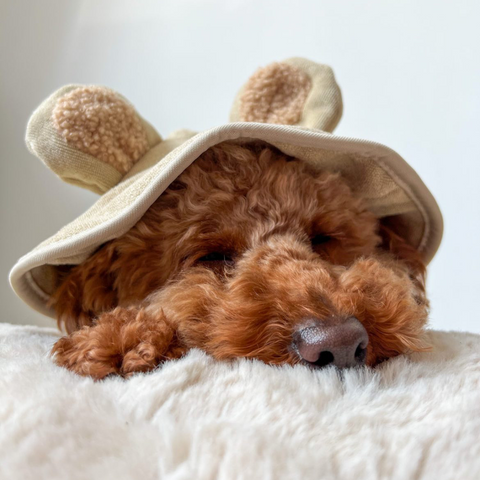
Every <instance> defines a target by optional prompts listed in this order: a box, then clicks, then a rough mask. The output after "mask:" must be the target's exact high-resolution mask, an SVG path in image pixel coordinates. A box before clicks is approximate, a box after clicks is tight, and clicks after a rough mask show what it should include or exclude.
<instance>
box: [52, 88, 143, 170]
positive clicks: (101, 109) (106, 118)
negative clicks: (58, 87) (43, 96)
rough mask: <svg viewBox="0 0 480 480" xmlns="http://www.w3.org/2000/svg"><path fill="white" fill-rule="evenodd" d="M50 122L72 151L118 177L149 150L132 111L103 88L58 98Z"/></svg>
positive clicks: (81, 91) (75, 92)
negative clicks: (111, 169) (101, 164)
mask: <svg viewBox="0 0 480 480" xmlns="http://www.w3.org/2000/svg"><path fill="white" fill-rule="evenodd" d="M52 122H53V125H54V127H55V128H56V130H57V132H58V133H59V134H60V135H61V136H62V137H63V138H64V139H65V140H66V142H67V143H68V144H70V145H71V146H72V147H75V148H77V149H78V150H80V151H81V152H84V153H87V154H89V155H91V156H93V157H95V158H97V159H99V160H101V161H102V162H105V163H107V164H110V165H111V166H112V167H114V168H115V169H116V170H117V171H119V172H120V173H122V174H123V173H126V172H128V170H130V168H131V167H132V166H133V165H134V163H135V162H136V161H137V160H139V159H140V158H141V157H142V155H144V154H145V152H146V151H147V150H148V149H149V144H148V139H147V132H146V131H145V129H144V127H143V125H142V122H141V120H140V118H139V117H138V115H137V113H136V112H135V110H134V108H133V107H132V106H131V105H130V104H128V103H127V102H126V101H125V100H123V98H121V97H120V95H118V94H117V93H115V92H114V91H112V90H110V89H108V88H105V87H98V86H86V87H79V88H76V89H75V90H72V91H71V92H69V93H68V94H66V95H64V96H63V97H61V98H59V99H58V101H57V103H56V106H55V108H54V109H53V112H52Z"/></svg>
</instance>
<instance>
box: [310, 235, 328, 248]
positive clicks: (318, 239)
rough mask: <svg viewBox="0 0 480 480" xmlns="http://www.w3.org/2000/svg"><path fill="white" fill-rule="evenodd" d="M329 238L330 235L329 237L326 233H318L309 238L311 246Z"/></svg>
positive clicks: (322, 242) (325, 241) (324, 241)
mask: <svg viewBox="0 0 480 480" xmlns="http://www.w3.org/2000/svg"><path fill="white" fill-rule="evenodd" d="M331 239H332V237H329V236H328V235H323V234H319V235H315V236H314V237H312V238H311V239H310V242H311V244H312V246H314V247H316V246H317V245H322V244H324V243H327V242H329V241H330V240H331Z"/></svg>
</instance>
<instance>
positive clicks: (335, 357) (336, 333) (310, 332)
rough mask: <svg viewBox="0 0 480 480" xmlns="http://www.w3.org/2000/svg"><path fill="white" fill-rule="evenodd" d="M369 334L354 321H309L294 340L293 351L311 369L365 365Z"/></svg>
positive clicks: (303, 325)
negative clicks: (328, 366)
mask: <svg viewBox="0 0 480 480" xmlns="http://www.w3.org/2000/svg"><path fill="white" fill-rule="evenodd" d="M367 345H368V334H367V331H366V330H365V328H364V326H363V325H362V324H361V323H360V322H359V321H358V320H357V319H356V318H355V317H349V318H347V319H339V318H333V319H326V320H319V319H308V320H307V321H306V322H304V323H303V324H302V327H301V328H300V329H299V330H298V331H297V332H295V334H294V336H293V348H294V350H295V351H296V352H297V354H298V355H299V356H300V358H301V359H302V360H303V361H304V362H305V363H308V364H310V365H312V366H313V367H318V368H321V367H325V366H327V365H332V366H335V367H338V368H349V367H357V366H361V365H364V364H365V359H366V356H367Z"/></svg>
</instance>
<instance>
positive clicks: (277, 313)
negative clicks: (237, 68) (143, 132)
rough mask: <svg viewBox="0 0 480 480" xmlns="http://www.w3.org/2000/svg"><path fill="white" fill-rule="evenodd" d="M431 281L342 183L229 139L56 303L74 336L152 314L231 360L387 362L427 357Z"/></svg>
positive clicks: (68, 280) (77, 273) (188, 343)
mask: <svg viewBox="0 0 480 480" xmlns="http://www.w3.org/2000/svg"><path fill="white" fill-rule="evenodd" d="M424 272H425V268H424V265H423V263H422V261H421V260H420V256H419V254H418V253H417V252H416V251H415V249H414V248H413V247H410V246H409V245H407V243H406V242H404V241H403V239H402V238H400V237H398V236H397V235H395V234H393V233H392V232H391V231H390V230H389V229H388V228H386V227H385V226H382V225H381V224H380V221H379V220H378V219H377V218H376V217H375V216H374V215H373V214H372V213H370V212H369V211H368V210H367V209H366V207H365V205H364V203H363V202H362V199H361V198H356V197H355V196H354V195H353V194H352V192H351V190H350V189H349V187H348V186H347V184H346V183H345V181H344V180H343V179H342V178H341V176H339V175H338V174H332V173H327V172H322V171H318V170H315V169H314V168H313V167H311V166H309V165H307V164H306V163H304V162H302V161H300V160H297V159H295V158H291V157H287V156H286V155H284V154H282V153H281V152H279V151H278V150H276V149H274V148H272V147H269V146H266V145H265V144H251V145H249V146H247V145H246V146H240V145H233V144H228V143H224V144H220V145H218V146H216V147H214V148H211V149H210V150H208V151H206V152H205V153H204V154H203V155H202V156H201V157H200V158H199V159H198V160H197V161H195V162H194V163H193V164H192V165H191V166H190V167H188V168H187V169H186V170H185V171H184V173H183V174H182V175H181V176H180V177H179V178H178V179H177V180H176V181H175V182H173V183H172V184H171V185H170V187H169V188H168V189H167V190H166V191H165V193H164V194H162V195H161V196H160V198H158V200H157V201H156V202H155V203H154V204H153V205H152V206H151V207H150V208H149V210H148V211H147V212H146V213H145V215H144V216H143V217H142V219H141V220H140V221H139V222H138V223H137V224H136V225H135V226H134V227H133V228H132V229H131V230H130V231H128V232H127V233H126V234H124V235H123V236H121V237H119V238H117V239H115V240H112V241H110V242H108V243H106V244H105V245H103V246H102V247H101V248H100V249H99V250H98V251H97V252H96V253H95V254H94V255H93V256H91V257H90V258H89V259H88V260H86V261H85V262H84V263H82V264H81V265H79V266H77V267H75V268H73V269H72V270H71V271H70V272H69V273H68V275H66V277H65V279H64V281H63V283H62V285H61V286H60V288H59V289H58V290H57V292H56V293H55V296H54V305H55V308H56V312H57V315H58V319H59V322H60V323H63V324H65V326H66V328H67V331H69V332H72V331H74V330H76V329H78V328H79V327H81V326H83V325H91V324H92V322H94V319H95V318H96V317H98V316H99V315H100V314H102V313H103V312H106V311H109V310H111V309H113V308H115V307H117V306H121V307H129V306H143V307H145V308H146V311H147V312H149V314H151V316H153V317H154V316H155V315H157V314H158V315H160V312H161V313H162V315H164V316H165V318H166V319H167V322H168V323H169V325H170V326H171V327H172V328H173V329H174V330H175V331H176V337H175V338H176V342H177V343H179V344H180V345H181V346H182V348H183V349H184V350H185V349H188V348H192V347H198V348H201V349H203V350H204V351H206V352H207V353H209V354H211V355H213V356H214V357H216V358H219V359H227V358H234V357H248V358H257V359H260V360H262V361H264V362H266V363H270V364H282V363H290V364H295V363H299V362H303V363H307V364H309V365H314V366H324V365H328V364H334V365H336V366H338V367H348V366H354V365H362V364H364V363H366V364H368V365H374V364H376V363H378V362H379V361H381V360H383V359H386V358H389V357H392V356H395V355H398V354H400V353H402V352H407V351H411V350H419V349H422V348H424V344H423V341H422V337H423V329H424V325H425V323H426V320H427V307H428V304H427V300H426V297H425V291H424ZM177 346H178V345H177ZM184 350H182V351H184Z"/></svg>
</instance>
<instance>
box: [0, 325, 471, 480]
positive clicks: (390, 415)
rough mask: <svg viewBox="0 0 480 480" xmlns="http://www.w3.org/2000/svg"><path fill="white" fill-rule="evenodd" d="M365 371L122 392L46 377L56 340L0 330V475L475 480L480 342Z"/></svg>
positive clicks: (159, 383)
mask: <svg viewBox="0 0 480 480" xmlns="http://www.w3.org/2000/svg"><path fill="white" fill-rule="evenodd" d="M430 336H431V339H432V342H433V344H434V352H433V353H428V354H415V355H413V356H411V357H409V358H406V357H399V358H395V359H392V360H390V361H388V362H385V363H384V364H382V365H381V366H380V367H378V368H377V369H376V370H368V369H365V370H360V371H347V372H346V373H345V374H344V375H343V377H340V376H339V375H338V374H337V373H336V371H335V370H333V369H326V370H323V371H311V370H309V369H307V368H305V367H302V366H298V367H295V368H292V367H284V368H283V367H282V368H273V367H268V366H266V365H264V364H262V363H259V362H251V361H244V360H242V361H238V362H234V363H233V364H227V363H218V362H215V361H213V360H212V359H211V358H209V357H207V356H206V355H204V354H203V353H201V352H199V351H192V352H191V353H190V354H189V355H188V356H187V357H186V358H184V359H182V360H179V361H175V362H171V363H169V364H166V365H164V366H163V367H161V368H159V369H158V370H157V371H155V372H153V373H151V374H147V375H138V376H135V377H133V378H131V379H130V380H128V381H124V380H122V379H120V378H111V379H107V380H105V381H103V382H98V383H95V382H93V381H92V380H90V379H88V378H80V377H77V376H75V375H74V374H72V373H70V372H68V371H66V370H63V369H60V368H58V367H56V366H54V365H53V364H52V362H51V360H50V359H49V358H48V351H49V349H50V346H51V345H52V343H53V342H54V341H55V339H56V338H57V337H58V333H56V331H55V330H53V329H42V328H37V327H19V326H12V325H8V324H2V325H0V478H1V479H9V480H16V479H22V480H29V479H32V480H33V479H35V480H39V479H49V480H55V479H62V480H65V479H72V480H75V479H87V478H88V479H90V480H91V479H102V480H108V479H116V480H122V479H141V480H149V479H156V478H160V479H172V480H173V479H175V480H183V479H188V480H192V479H198V480H200V479H217V478H218V479H248V480H255V479H262V480H263V479H266V480H280V479H302V480H304V479H307V480H308V479H315V480H319V479H355V480H358V479H366V478H368V479H369V480H374V479H399V480H409V479H435V480H440V479H461V480H467V479H472V480H473V479H479V478H480V336H478V335H473V334H468V333H453V332H450V333H444V332H431V333H430Z"/></svg>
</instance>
